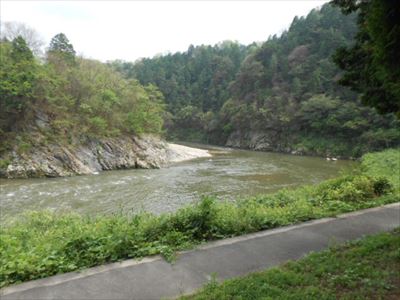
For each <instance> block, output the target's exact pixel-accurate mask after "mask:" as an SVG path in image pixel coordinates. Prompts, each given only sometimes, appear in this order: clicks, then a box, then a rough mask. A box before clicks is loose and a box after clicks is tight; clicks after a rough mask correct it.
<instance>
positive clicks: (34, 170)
mask: <svg viewBox="0 0 400 300" xmlns="http://www.w3.org/2000/svg"><path fill="white" fill-rule="evenodd" d="M194 150H196V151H193V148H189V147H185V146H179V147H176V145H173V144H168V143H166V142H165V141H162V140H160V139H158V138H156V137H153V136H143V137H140V138H138V137H120V138H104V139H87V140H86V141H85V142H82V143H80V144H75V145H68V146H65V145H59V144H52V145H46V146H36V147H33V148H32V149H31V150H30V151H29V152H26V153H22V154H21V153H17V152H16V151H14V152H12V153H11V155H10V156H9V158H8V161H9V163H8V164H6V165H5V166H3V168H2V169H0V176H1V177H6V178H27V177H59V176H71V175H77V174H93V173H97V172H99V171H103V170H114V169H128V168H146V169H148V168H160V167H161V166H164V165H166V164H168V163H169V162H172V161H181V160H186V159H193V158H196V157H202V156H209V154H208V152H207V151H205V150H200V149H194Z"/></svg>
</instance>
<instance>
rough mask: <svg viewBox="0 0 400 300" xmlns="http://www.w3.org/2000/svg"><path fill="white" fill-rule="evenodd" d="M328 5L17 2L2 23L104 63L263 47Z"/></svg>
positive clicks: (4, 11) (6, 2)
mask: <svg viewBox="0 0 400 300" xmlns="http://www.w3.org/2000/svg"><path fill="white" fill-rule="evenodd" d="M325 2H328V1H326V0H325V1H320V0H308V1H300V0H297V1H282V0H281V1H165V0H164V1H143V2H141V1H82V0H81V1H15V0H12V1H11V0H1V1H0V5H1V7H0V9H1V10H0V13H1V21H3V22H4V21H18V22H23V23H26V24H27V25H29V26H31V27H33V28H35V29H36V30H37V31H38V32H39V33H40V34H41V35H42V36H43V39H44V41H45V42H46V44H48V42H49V41H50V39H51V38H52V37H53V36H54V35H55V34H57V33H59V32H63V33H65V34H66V35H67V37H68V38H69V40H70V41H71V43H72V44H73V45H74V48H75V50H76V51H77V53H78V54H81V55H84V56H85V57H90V58H95V59H99V60H102V61H107V60H113V59H123V60H127V61H135V60H136V59H138V58H140V57H152V56H154V55H156V54H160V53H167V52H176V51H185V50H186V49H187V48H188V46H189V45H190V44H193V45H201V44H211V45H214V44H216V43H218V42H220V41H224V40H235V41H238V42H240V43H242V44H250V43H252V42H253V41H264V40H266V39H267V38H268V36H270V35H273V34H280V33H281V32H282V31H283V30H285V29H287V28H288V26H289V25H290V23H291V21H292V20H293V18H294V17H295V16H296V15H297V16H302V15H306V14H307V13H308V12H309V11H310V10H311V9H313V8H315V7H320V6H321V5H322V4H323V3H325Z"/></svg>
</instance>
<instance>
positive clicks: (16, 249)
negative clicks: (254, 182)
mask: <svg viewBox="0 0 400 300" xmlns="http://www.w3.org/2000/svg"><path fill="white" fill-rule="evenodd" d="M394 153H396V155H397V156H396V155H394ZM399 153H400V151H399V150H391V151H386V152H383V153H377V154H371V155H368V156H366V158H365V159H364V160H363V164H364V165H363V166H362V168H361V170H359V171H357V172H354V174H353V175H343V176H342V177H340V178H337V179H334V180H329V181H326V182H324V183H321V184H320V185H318V186H308V187H303V188H299V189H296V190H281V191H279V192H278V193H275V194H269V195H260V196H258V197H253V198H250V199H245V200H238V201H236V202H219V201H216V199H214V198H210V197H207V198H203V199H202V200H201V201H199V202H198V203H197V204H195V205H191V206H188V207H184V208H182V209H180V210H178V211H177V212H175V213H171V214H163V215H160V216H155V215H152V214H147V213H142V214H139V215H122V214H117V215H111V216H106V215H104V216H98V217H94V218H93V217H87V216H86V217H85V216H80V215H77V214H73V213H66V214H57V213H54V212H48V211H44V212H31V213H28V214H25V215H24V216H22V217H21V216H20V217H19V218H17V219H14V220H11V221H9V222H8V223H7V224H3V225H4V226H2V227H1V229H0V238H1V240H2V243H1V244H0V253H1V256H0V266H1V270H0V282H1V283H0V285H1V286H6V285H9V284H13V283H17V282H22V281H27V280H32V279H37V278H42V277H46V276H50V275H54V274H58V273H64V272H69V271H74V270H79V269H82V268H87V267H91V266H95V265H99V264H103V263H107V262H112V261H118V260H122V259H127V258H135V257H143V256H147V255H154V254H162V255H163V256H165V257H166V258H167V259H168V260H173V259H174V255H175V252H176V251H177V250H182V249H187V248H190V247H193V245H196V244H199V243H202V242H205V241H209V240H215V239H220V238H225V237H231V236H236V235H241V234H244V233H250V232H255V231H259V230H263V229H268V228H274V227H278V226H284V225H288V224H293V223H299V222H303V221H306V220H311V219H316V218H321V217H324V216H334V215H336V214H338V213H342V212H348V211H354V210H358V209H362V208H368V207H374V206H379V205H383V204H387V203H391V202H396V201H399V200H400V198H399V194H398V188H397V190H396V189H393V187H394V184H393V183H392V181H391V180H388V179H387V178H391V176H392V169H391V167H392V166H393V165H396V164H398V159H397V158H398V155H399ZM381 159H384V160H385V161H386V163H384V164H382V165H376V161H377V160H381ZM364 168H367V172H368V173H364V172H365V171H363V170H365V169H364ZM369 170H371V174H369ZM375 175H377V176H375Z"/></svg>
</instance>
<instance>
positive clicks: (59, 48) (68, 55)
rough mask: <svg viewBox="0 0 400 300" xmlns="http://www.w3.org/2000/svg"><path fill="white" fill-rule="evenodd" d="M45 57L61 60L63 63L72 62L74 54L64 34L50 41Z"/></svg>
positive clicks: (57, 35)
mask: <svg viewBox="0 0 400 300" xmlns="http://www.w3.org/2000/svg"><path fill="white" fill-rule="evenodd" d="M47 55H48V56H50V57H52V56H57V57H59V58H63V59H64V60H65V61H68V62H74V60H75V55H76V52H75V50H74V47H73V46H72V44H71V43H70V42H69V40H68V38H67V36H66V35H65V34H64V33H59V34H56V35H55V36H54V37H53V38H52V39H51V41H50V46H49V49H48V51H47Z"/></svg>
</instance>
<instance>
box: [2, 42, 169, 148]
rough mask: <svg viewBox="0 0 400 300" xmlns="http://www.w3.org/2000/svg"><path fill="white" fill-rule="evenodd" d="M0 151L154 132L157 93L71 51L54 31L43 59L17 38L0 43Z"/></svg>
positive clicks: (159, 109) (158, 120) (159, 108)
mask: <svg viewBox="0 0 400 300" xmlns="http://www.w3.org/2000/svg"><path fill="white" fill-rule="evenodd" d="M0 64H1V68H0V94H1V100H0V139H1V140H2V143H1V147H0V152H2V151H7V150H10V149H11V148H13V147H16V148H17V150H18V151H19V150H21V151H24V150H26V149H25V148H26V147H25V148H24V146H23V145H22V144H21V145H20V143H19V141H21V142H22V143H24V144H25V145H26V146H32V144H34V145H38V144H41V143H46V142H48V141H49V140H52V141H56V142H57V143H63V142H66V143H71V142H72V141H74V140H77V139H79V138H80V137H82V136H83V137H87V136H91V137H93V136H94V137H104V136H118V135H121V134H136V135H138V134H141V133H143V132H147V133H160V132H161V128H162V124H163V121H162V114H163V111H164V104H163V96H162V94H161V93H160V92H159V91H158V90H157V89H156V88H155V86H153V85H147V86H142V85H140V84H139V83H138V82H137V81H136V80H128V79H124V78H123V77H122V75H121V74H120V73H118V72H116V71H113V70H112V69H111V68H110V67H109V66H107V65H106V64H103V63H101V62H99V61H95V60H89V59H84V58H82V57H77V56H76V55H75V50H74V48H73V46H72V44H70V43H69V41H68V39H67V37H66V36H65V35H64V34H58V35H56V36H55V37H54V38H53V39H52V41H51V43H50V47H49V49H48V51H47V53H46V56H45V58H44V59H39V58H38V57H35V56H34V55H33V53H32V51H31V50H30V48H29V47H28V45H27V43H26V41H25V40H24V39H23V38H22V37H21V36H17V37H15V38H14V39H13V40H12V41H10V40H7V39H4V40H1V41H0Z"/></svg>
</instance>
